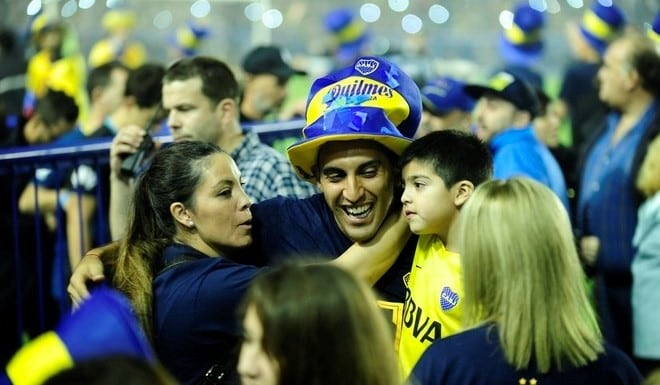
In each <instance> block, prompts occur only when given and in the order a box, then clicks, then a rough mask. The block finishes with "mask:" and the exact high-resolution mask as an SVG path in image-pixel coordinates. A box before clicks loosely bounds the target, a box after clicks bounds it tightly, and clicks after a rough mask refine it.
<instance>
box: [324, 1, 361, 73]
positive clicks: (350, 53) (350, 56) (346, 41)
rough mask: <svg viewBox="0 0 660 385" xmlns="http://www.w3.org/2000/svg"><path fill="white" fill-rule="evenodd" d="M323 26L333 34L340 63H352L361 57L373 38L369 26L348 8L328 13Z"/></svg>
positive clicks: (336, 9)
mask: <svg viewBox="0 0 660 385" xmlns="http://www.w3.org/2000/svg"><path fill="white" fill-rule="evenodd" d="M323 24H324V26H325V29H326V30H327V31H329V32H331V33H332V35H333V37H334V39H335V44H336V53H335V54H336V56H337V58H338V59H339V61H340V62H347V61H348V62H351V61H353V60H354V59H355V58H356V57H357V56H359V55H360V54H361V53H362V51H363V50H364V47H365V46H366V44H367V43H368V41H369V40H370V38H371V33H370V31H369V29H368V28H367V24H366V23H365V22H363V21H362V20H360V19H359V18H357V17H356V15H355V12H354V11H353V10H352V9H351V8H348V7H341V8H335V9H333V10H331V11H330V12H328V13H327V14H326V15H325V17H324V19H323Z"/></svg>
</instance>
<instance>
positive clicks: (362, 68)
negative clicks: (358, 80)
mask: <svg viewBox="0 0 660 385" xmlns="http://www.w3.org/2000/svg"><path fill="white" fill-rule="evenodd" d="M379 65H380V63H378V60H375V59H360V60H358V61H357V63H355V67H354V68H355V70H356V71H357V72H359V73H361V74H362V75H364V76H367V75H369V74H371V73H373V72H374V71H376V70H377V69H378V66H379Z"/></svg>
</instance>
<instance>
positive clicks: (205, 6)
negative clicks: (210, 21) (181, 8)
mask: <svg viewBox="0 0 660 385" xmlns="http://www.w3.org/2000/svg"><path fill="white" fill-rule="evenodd" d="M209 13H211V4H209V1H208V0H197V1H195V2H194V3H193V5H191V6H190V14H191V15H193V16H194V17H197V18H200V19H201V18H203V17H206V16H208V14H209Z"/></svg>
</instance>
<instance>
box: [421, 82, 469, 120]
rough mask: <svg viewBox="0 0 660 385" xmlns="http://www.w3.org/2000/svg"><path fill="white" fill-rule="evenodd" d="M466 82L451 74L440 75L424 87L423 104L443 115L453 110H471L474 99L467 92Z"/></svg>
mask: <svg viewBox="0 0 660 385" xmlns="http://www.w3.org/2000/svg"><path fill="white" fill-rule="evenodd" d="M464 85H465V84H464V83H463V82H461V81H459V80H457V79H455V78H453V77H450V76H438V77H436V78H434V79H432V80H431V81H430V82H428V83H426V85H424V87H422V104H423V106H424V109H425V110H428V111H429V112H430V113H432V114H436V115H441V114H445V113H448V112H451V111H452V110H460V111H465V112H469V111H472V108H474V99H473V98H472V97H471V96H470V95H468V94H466V93H465V91H464V90H463V86H464Z"/></svg>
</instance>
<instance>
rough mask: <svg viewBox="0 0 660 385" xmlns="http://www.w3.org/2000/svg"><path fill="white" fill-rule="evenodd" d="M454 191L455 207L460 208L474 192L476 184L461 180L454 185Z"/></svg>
mask: <svg viewBox="0 0 660 385" xmlns="http://www.w3.org/2000/svg"><path fill="white" fill-rule="evenodd" d="M453 189H454V190H455V195H454V205H455V206H456V207H458V208H460V207H462V206H463V205H464V204H465V202H467V200H468V198H470V196H471V195H472V193H473V192H474V184H473V183H472V182H470V181H469V180H461V181H459V182H458V183H456V184H455V185H454V188H453Z"/></svg>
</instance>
